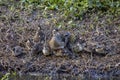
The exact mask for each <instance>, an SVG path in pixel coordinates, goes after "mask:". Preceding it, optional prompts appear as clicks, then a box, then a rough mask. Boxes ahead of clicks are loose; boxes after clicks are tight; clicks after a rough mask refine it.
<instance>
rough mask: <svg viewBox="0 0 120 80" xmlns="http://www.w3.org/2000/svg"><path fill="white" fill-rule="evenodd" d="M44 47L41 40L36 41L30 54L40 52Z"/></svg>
mask: <svg viewBox="0 0 120 80" xmlns="http://www.w3.org/2000/svg"><path fill="white" fill-rule="evenodd" d="M42 49H43V47H42V44H41V43H40V42H38V43H35V44H34V46H33V47H32V49H31V52H30V54H31V55H32V54H33V55H34V54H38V53H40V52H42Z"/></svg>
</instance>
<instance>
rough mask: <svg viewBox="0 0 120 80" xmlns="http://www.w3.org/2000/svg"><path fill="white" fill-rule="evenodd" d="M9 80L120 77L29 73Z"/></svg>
mask: <svg viewBox="0 0 120 80" xmlns="http://www.w3.org/2000/svg"><path fill="white" fill-rule="evenodd" d="M2 77H3V74H2V73H0V80H2ZM4 80H7V79H4ZM8 80H120V76H105V75H104V76H102V75H97V74H94V75H88V74H82V75H77V76H75V75H68V74H52V75H49V74H39V73H29V74H16V75H11V74H10V75H9V77H8Z"/></svg>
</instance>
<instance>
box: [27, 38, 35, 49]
mask: <svg viewBox="0 0 120 80" xmlns="http://www.w3.org/2000/svg"><path fill="white" fill-rule="evenodd" d="M32 46H34V42H33V39H31V38H30V39H28V40H27V42H26V47H27V49H28V50H31V48H32Z"/></svg>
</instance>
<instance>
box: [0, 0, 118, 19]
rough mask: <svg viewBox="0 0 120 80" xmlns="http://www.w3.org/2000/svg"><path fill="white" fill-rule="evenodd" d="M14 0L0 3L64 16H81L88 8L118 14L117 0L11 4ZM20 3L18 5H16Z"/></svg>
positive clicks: (31, 0)
mask: <svg viewBox="0 0 120 80" xmlns="http://www.w3.org/2000/svg"><path fill="white" fill-rule="evenodd" d="M13 1H14V0H10V1H9V3H8V1H7V0H0V4H5V3H8V4H10V3H11V4H12V6H15V7H16V6H17V7H19V8H21V9H25V10H26V9H27V10H31V9H43V10H56V11H62V13H63V14H64V16H68V17H72V18H74V17H82V15H83V14H84V13H86V12H89V11H90V10H93V9H95V10H99V11H103V12H104V11H105V12H106V11H107V12H109V13H112V14H120V13H118V12H120V8H119V7H120V1H119V0H16V1H17V3H15V4H14V5H13ZM18 1H19V2H18ZM18 5H20V6H18Z"/></svg>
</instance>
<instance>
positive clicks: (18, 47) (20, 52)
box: [11, 46, 24, 56]
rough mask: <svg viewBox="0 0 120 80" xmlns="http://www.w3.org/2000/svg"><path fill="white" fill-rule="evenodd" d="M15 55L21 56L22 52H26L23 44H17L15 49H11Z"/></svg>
mask: <svg viewBox="0 0 120 80" xmlns="http://www.w3.org/2000/svg"><path fill="white" fill-rule="evenodd" d="M11 52H12V55H13V56H19V55H21V54H22V53H24V51H23V48H22V47H21V46H15V47H14V48H13V49H11Z"/></svg>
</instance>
